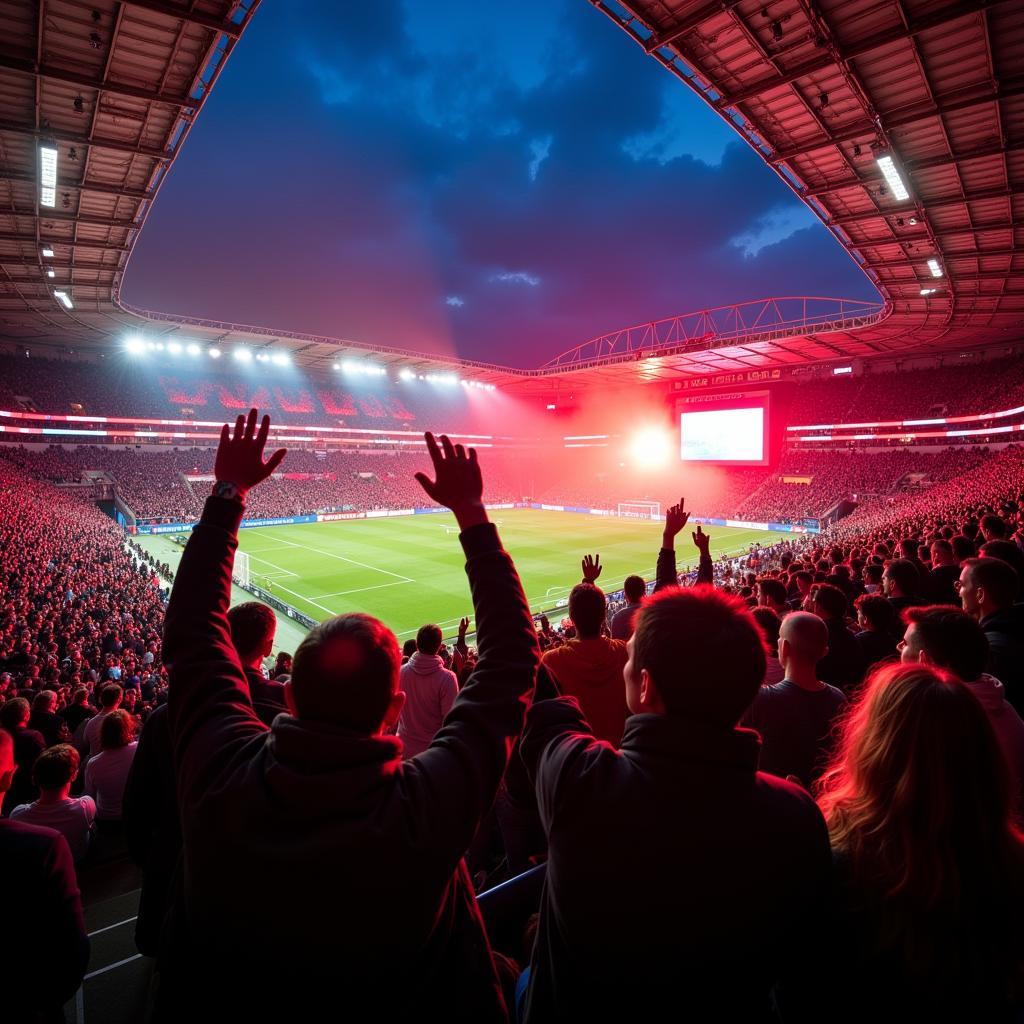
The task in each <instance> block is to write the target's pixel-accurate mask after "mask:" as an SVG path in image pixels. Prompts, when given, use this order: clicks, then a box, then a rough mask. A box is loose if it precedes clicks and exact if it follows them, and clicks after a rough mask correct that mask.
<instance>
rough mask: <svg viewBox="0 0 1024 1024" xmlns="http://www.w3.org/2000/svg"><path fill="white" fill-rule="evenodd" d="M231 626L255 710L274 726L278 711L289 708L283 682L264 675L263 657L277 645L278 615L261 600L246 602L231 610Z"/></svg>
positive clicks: (229, 615) (265, 723)
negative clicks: (275, 640) (275, 639)
mask: <svg viewBox="0 0 1024 1024" xmlns="http://www.w3.org/2000/svg"><path fill="white" fill-rule="evenodd" d="M228 625H229V626H230V627H231V642H232V643H233V644H234V645H235V650H236V651H238V660H239V661H240V662H241V663H242V668H243V669H244V670H245V678H246V680H248V683H249V696H250V698H251V699H252V707H253V710H254V711H255V712H256V715H257V717H258V718H259V720H260V721H261V722H262V723H263V724H264V725H266V726H271V725H273V724H274V719H275V718H276V717H277V716H278V715H279V714H281V713H282V712H285V711H287V710H288V705H287V704H286V703H285V699H284V685H283V684H282V683H275V682H271V681H270V680H269V679H267V677H266V676H265V675H264V674H263V659H264V658H266V657H268V656H269V654H270V652H271V651H272V650H273V647H274V634H275V633H276V632H277V616H276V615H275V614H274V613H273V611H272V610H271V609H270V608H268V607H267V606H266V605H265V604H260V602H259V601H245V602H243V603H242V604H236V605H235V606H234V608H231V609H230V610H229V611H228Z"/></svg>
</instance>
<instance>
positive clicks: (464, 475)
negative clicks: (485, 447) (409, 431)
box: [416, 432, 487, 530]
mask: <svg viewBox="0 0 1024 1024" xmlns="http://www.w3.org/2000/svg"><path fill="white" fill-rule="evenodd" d="M423 437H424V439H425V440H426V442H427V451H428V452H430V461H431V462H433V464H434V477H435V479H433V480H431V479H430V477H428V476H427V475H426V473H417V474H416V479H417V480H418V481H419V484H420V486H421V487H422V488H423V490H425V491H426V492H427V495H428V496H429V497H431V498H432V499H433V500H434V501H436V502H437V503H438V504H439V505H445V506H447V507H448V508H450V509H451V510H452V511H453V512H454V513H455V518H456V519H457V520H458V523H459V526H460V528H461V529H463V530H465V529H468V528H469V527H470V526H475V525H477V524H478V523H486V522H487V512H486V510H485V509H484V503H483V492H484V484H483V479H482V477H481V476H480V463H479V462H478V461H477V457H476V449H475V448H470V449H469V450H468V451H467V449H465V448H463V447H462V445H461V444H452V442H451V441H450V440H449V439H448V437H447V435H445V434H442V435H441V444H440V446H438V443H437V441H436V440H435V439H434V435H433V434H431V433H429V432H428V433H426V434H424V435H423Z"/></svg>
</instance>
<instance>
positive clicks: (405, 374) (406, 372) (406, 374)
mask: <svg viewBox="0 0 1024 1024" xmlns="http://www.w3.org/2000/svg"><path fill="white" fill-rule="evenodd" d="M415 377H416V374H415V373H413V372H412V370H410V369H409V367H408V366H403V367H402V369H400V370H399V371H398V379H399V380H414V379H415Z"/></svg>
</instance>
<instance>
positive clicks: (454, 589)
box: [239, 509, 779, 640]
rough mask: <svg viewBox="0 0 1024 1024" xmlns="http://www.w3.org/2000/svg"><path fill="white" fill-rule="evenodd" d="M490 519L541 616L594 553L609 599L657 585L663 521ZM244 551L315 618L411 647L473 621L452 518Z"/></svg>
mask: <svg viewBox="0 0 1024 1024" xmlns="http://www.w3.org/2000/svg"><path fill="white" fill-rule="evenodd" d="M490 516H491V519H492V521H494V522H496V523H497V524H498V530H499V532H500V534H501V538H502V541H503V543H504V545H505V548H506V549H507V550H508V551H509V553H510V554H511V555H512V557H513V558H514V559H515V563H516V567H517V568H518V570H519V575H520V577H521V578H522V581H523V588H524V590H525V591H526V595H527V598H528V600H529V602H530V607H531V609H533V611H534V612H541V611H551V612H553V614H552V618H554V617H555V615H558V614H559V612H558V609H559V608H560V607H564V604H565V601H566V599H567V597H568V595H569V591H570V590H571V589H572V587H573V586H574V585H575V584H576V583H578V582H579V580H580V575H581V574H580V559H581V558H582V557H583V556H584V555H585V554H594V553H599V554H600V555H601V563H602V565H603V566H604V570H603V571H602V573H601V578H600V580H599V581H598V584H599V585H600V586H601V587H602V588H603V589H604V590H605V591H606V592H609V593H610V592H611V591H614V590H617V589H620V588H621V586H622V581H623V579H624V578H625V577H626V576H628V575H630V574H631V573H637V574H639V575H641V576H643V577H645V578H646V579H649V580H650V579H653V578H654V567H655V562H656V560H657V555H658V549H659V547H660V546H661V530H662V525H661V523H658V522H647V521H643V520H635V519H617V518H605V517H601V516H591V515H585V514H580V513H571V512H544V511H539V510H532V509H496V510H493V511H492V512H491V513H490ZM707 532H708V533H709V534H710V535H711V538H712V543H711V553H712V555H713V556H714V557H718V556H720V555H726V554H739V553H740V552H742V551H745V550H746V549H747V548H748V547H749V545H750V544H751V543H753V542H755V541H761V542H771V543H774V542H775V541H777V540H778V539H779V535H778V534H777V533H770V532H767V531H761V530H742V529H736V528H730V527H721V526H719V527H715V526H713V527H709V528H708V530H707ZM690 533H691V530H690V528H689V527H687V529H686V530H685V531H684V532H683V533H682V534H681V535H680V536H679V538H678V543H677V560H678V564H679V567H680V571H683V569H684V568H685V567H686V566H696V564H697V552H696V549H695V548H694V546H693V542H692V541H691V540H690ZM239 548H240V550H242V551H244V552H246V553H247V554H248V555H249V557H250V559H251V561H250V573H251V577H252V582H254V583H256V584H257V585H258V586H263V587H265V588H266V589H268V590H270V591H271V592H272V593H273V594H274V595H275V596H276V597H277V598H278V599H279V600H281V601H284V602H286V603H287V604H290V605H291V606H292V607H294V608H296V609H298V610H299V611H301V612H303V613H304V614H306V615H308V616H309V617H310V618H313V619H317V620H322V619H325V618H328V617H329V616H331V615H338V614H341V613H344V612H351V611H361V612H367V613H368V614H370V615H374V616H376V617H377V618H379V619H381V620H382V621H383V622H384V623H386V624H387V625H388V626H390V627H391V628H392V629H393V630H394V631H395V633H396V634H397V635H398V638H399V640H404V639H406V638H407V637H410V636H413V635H414V634H415V633H416V630H417V629H418V628H419V627H420V626H421V625H423V623H425V622H436V623H438V624H439V625H440V626H441V628H442V629H443V630H444V632H445V635H446V636H452V635H454V634H455V632H456V630H457V627H458V622H459V618H460V617H461V616H463V615H468V616H470V617H472V603H471V602H470V596H469V584H468V582H467V580H466V574H465V571H464V568H463V566H464V559H463V554H462V548H461V546H460V544H459V538H458V530H457V528H456V526H455V520H454V517H453V516H451V515H450V514H437V515H420V516H402V517H393V518H381V519H351V520H343V521H338V522H332V523H311V524H309V525H302V526H280V527H260V528H258V529H250V530H243V531H242V533H241V535H240V538H239ZM268 584H269V586H268ZM560 602H561V604H560Z"/></svg>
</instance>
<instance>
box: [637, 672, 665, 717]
mask: <svg viewBox="0 0 1024 1024" xmlns="http://www.w3.org/2000/svg"><path fill="white" fill-rule="evenodd" d="M640 710H641V712H644V713H646V714H652V715H663V714H665V705H664V704H663V703H662V700H661V694H660V693H658V689H657V687H656V686H655V685H654V680H653V679H651V674H650V672H648V671H647V669H645V668H642V669H640Z"/></svg>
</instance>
